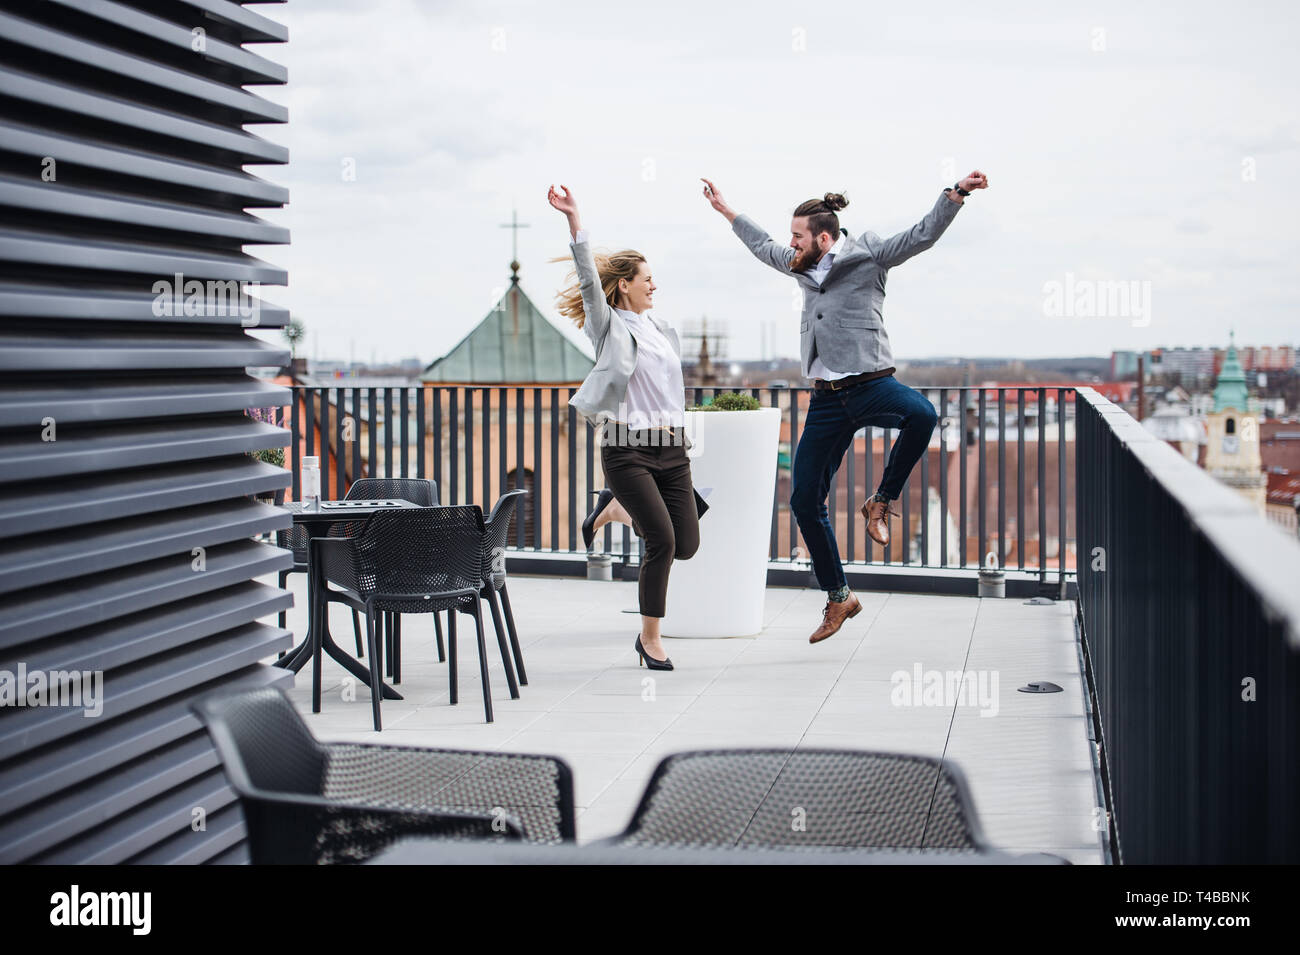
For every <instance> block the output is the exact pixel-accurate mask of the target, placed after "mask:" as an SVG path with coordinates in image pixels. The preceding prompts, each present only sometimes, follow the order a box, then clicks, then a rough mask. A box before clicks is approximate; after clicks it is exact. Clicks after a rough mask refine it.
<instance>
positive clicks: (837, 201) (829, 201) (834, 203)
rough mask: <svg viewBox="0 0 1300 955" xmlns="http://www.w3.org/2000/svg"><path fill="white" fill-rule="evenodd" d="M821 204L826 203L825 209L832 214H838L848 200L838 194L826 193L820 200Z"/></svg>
mask: <svg viewBox="0 0 1300 955" xmlns="http://www.w3.org/2000/svg"><path fill="white" fill-rule="evenodd" d="M822 202H824V203H826V207H827V208H828V209H830V210H831V211H832V212H839V211H840V210H841V209H843V208H844V207H845V206H847V205H848V204H849V200H848V199H846V198H844V196H842V195H841V194H840V193H838V192H828V193H826V195H825V196H824V197H823V198H822Z"/></svg>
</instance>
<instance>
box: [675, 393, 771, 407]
mask: <svg viewBox="0 0 1300 955" xmlns="http://www.w3.org/2000/svg"><path fill="white" fill-rule="evenodd" d="M762 407H763V406H762V405H761V404H759V402H758V399H757V398H755V397H754V396H753V395H745V394H741V393H740V392H738V391H724V392H723V393H722V394H720V395H714V396H713V401H712V402H710V403H709V404H703V405H691V406H690V407H689V408H687V409H686V410H687V411H757V410H759V409H760V408H762Z"/></svg>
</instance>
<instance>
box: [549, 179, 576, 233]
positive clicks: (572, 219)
mask: <svg viewBox="0 0 1300 955" xmlns="http://www.w3.org/2000/svg"><path fill="white" fill-rule="evenodd" d="M560 188H561V189H563V190H564V195H560V194H559V193H558V192H556V191H555V186H551V188H550V190H549V191H548V192H547V193H546V201H547V202H549V203H550V204H551V205H553V206H554V207H555V208H556V209H559V210H560V211H561V212H563V213H564V215H565V218H567V219H568V220H569V235H571V236H572V237H573V239H574V241H577V238H578V231H579V230H580V229H581V228H582V223H581V222H580V221H579V220H578V200H577V199H575V198H573V193H571V192H570V191H569V187H568V186H566V185H564V184H563V183H561V184H560Z"/></svg>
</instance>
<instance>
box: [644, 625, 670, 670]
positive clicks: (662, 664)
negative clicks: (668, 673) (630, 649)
mask: <svg viewBox="0 0 1300 955" xmlns="http://www.w3.org/2000/svg"><path fill="white" fill-rule="evenodd" d="M636 653H637V657H638V658H639V659H638V660H637V664H638V665H639V666H647V667H649V668H650V669H652V670H671V669H672V668H673V661H672V660H670V659H668V657H664V658H663V659H662V660H656V659H655V658H654V657H652V656H650V654H648V653H646V652H645V647H643V646H641V634H639V633H638V634H637V635H636Z"/></svg>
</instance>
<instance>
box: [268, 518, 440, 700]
mask: <svg viewBox="0 0 1300 955" xmlns="http://www.w3.org/2000/svg"><path fill="white" fill-rule="evenodd" d="M406 507H419V505H418V504H412V503H411V502H410V501H403V500H401V499H397V498H385V499H382V500H369V501H368V500H361V499H358V500H354V501H321V502H320V504H319V505H317V506H315V507H311V508H306V507H300V508H299V509H298V510H294V511H293V512H292V513H293V522H294V523H295V524H303V525H305V526H306V527H307V528H308V534H309V536H311V537H319V536H322V535H323V534H324V533H325V532H324V531H321V533H320V534H317V533H314V532H315V531H316V530H317V529H318V528H326V529H328V527H329V526H330V525H331V524H337V523H340V522H343V521H355V520H358V519H359V518H365V517H369V516H370V515H371V514H375V513H377V512H379V511H387V510H392V509H395V508H396V509H400V508H406ZM311 551H312V549H311V547H310V546H309V547H308V548H307V636H306V637H305V638H304V640H303V642H302V643H300V644H298V646H296V647H294V648H293V649H292V650H290V651H289V652H288V653H286V654H285V655H284V656H283V657H282V658H281V659H279V660H277V661H276V662H275V666H278V667H282V668H284V669H287V670H293V671H294V672H295V673H297V672H298V671H299V670H301V669H302V668H303V667H304V666H306V665H307V661H308V660H315V659H316V643H315V642H316V640H317V639H319V640H320V649H321V651H322V652H323V653H328V654H329V655H330V656H331V657H332V658H333V659H335V660H337V661H338V662H339V664H340V665H342V666H343V668H344V669H345V670H347V671H348V672H349V673H351V674H352V675H353V676H355V677H356V678H357V679H359V680H364V681H365V683H366V686H369V685H370V670H369V668H367V667H366V666H365V664H363V663H362V662H361V661H360V660H358V659H357V658H356V657H354V656H352V654H350V653H348V652H347V651H346V650H344V649H343V648H342V647H340V646H339V645H338V644H337V643H335V642H334V638H333V637H332V636H331V635H330V632H329V628H328V627H327V626H324V625H323V623H324V622H323V621H317V620H316V619H315V618H316V605H317V603H318V601H317V599H316V598H317V595H318V594H319V593H320V590H319V588H321V587H324V586H325V585H326V584H325V580H324V576H323V575H322V574H321V573H320V568H319V567H318V566H316V561H315V560H313V559H312V556H311ZM372 662H373V661H372ZM319 681H320V670H319V669H318V668H317V667H316V666H314V665H313V667H312V683H313V685H318V684H319ZM380 686H381V687H382V688H383V695H384V699H386V700H400V699H402V695H401V694H400V693H398V692H397V691H396V690H394V689H393V688H392V687H391V686H389V685H388V684H387V683H384V682H382V680H381V681H380ZM312 696H313V700H312V712H313V713H319V712H320V703H319V699H320V696H319V694H317V693H313V694H312Z"/></svg>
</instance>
